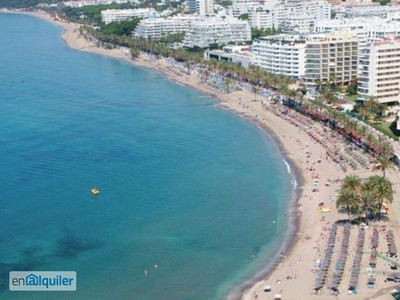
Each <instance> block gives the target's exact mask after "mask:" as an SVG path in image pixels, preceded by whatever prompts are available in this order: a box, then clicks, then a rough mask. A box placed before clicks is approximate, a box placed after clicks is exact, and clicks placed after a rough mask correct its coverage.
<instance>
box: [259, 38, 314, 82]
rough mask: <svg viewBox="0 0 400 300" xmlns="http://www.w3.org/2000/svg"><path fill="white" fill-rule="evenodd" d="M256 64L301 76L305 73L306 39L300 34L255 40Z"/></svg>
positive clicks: (286, 73) (290, 74) (277, 71)
mask: <svg viewBox="0 0 400 300" xmlns="http://www.w3.org/2000/svg"><path fill="white" fill-rule="evenodd" d="M253 53H254V54H255V56H256V64H257V65H258V66H260V67H261V68H263V69H265V70H267V71H269V72H272V73H275V74H283V75H287V76H290V77H292V78H294V79H299V78H302V77H303V76H304V74H305V58H306V39H305V37H304V36H300V35H287V34H281V35H275V36H270V37H264V38H261V39H259V40H255V41H254V43H253Z"/></svg>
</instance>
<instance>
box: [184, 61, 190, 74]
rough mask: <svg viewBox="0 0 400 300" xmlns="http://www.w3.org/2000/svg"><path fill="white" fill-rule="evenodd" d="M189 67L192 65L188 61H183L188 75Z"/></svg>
mask: <svg viewBox="0 0 400 300" xmlns="http://www.w3.org/2000/svg"><path fill="white" fill-rule="evenodd" d="M191 66H192V64H191V63H190V61H185V67H186V70H187V74H188V75H190V67H191Z"/></svg>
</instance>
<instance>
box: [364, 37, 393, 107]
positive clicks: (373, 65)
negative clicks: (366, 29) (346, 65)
mask: <svg viewBox="0 0 400 300" xmlns="http://www.w3.org/2000/svg"><path fill="white" fill-rule="evenodd" d="M360 52H361V53H360V59H359V74H358V94H359V95H360V98H359V99H360V100H366V98H367V97H368V96H374V97H376V98H377V100H378V101H379V102H380V103H395V104H398V101H399V100H400V96H399V93H400V39H384V40H381V41H375V42H372V43H371V44H370V45H369V46H368V47H367V48H365V49H363V50H361V51H360Z"/></svg>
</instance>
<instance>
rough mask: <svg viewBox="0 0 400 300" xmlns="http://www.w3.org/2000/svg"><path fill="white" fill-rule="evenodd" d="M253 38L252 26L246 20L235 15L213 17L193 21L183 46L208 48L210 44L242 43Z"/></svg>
mask: <svg viewBox="0 0 400 300" xmlns="http://www.w3.org/2000/svg"><path fill="white" fill-rule="evenodd" d="M250 40H251V27H250V25H249V24H248V23H247V22H246V21H242V20H238V19H236V18H233V17H226V18H220V17H212V18H204V19H202V20H198V21H193V22H192V23H191V26H190V30H189V31H188V32H187V33H186V35H185V39H184V41H183V46H184V47H188V48H192V47H195V46H197V47H200V48H207V47H209V46H210V44H221V43H225V44H228V43H229V42H235V43H241V42H246V41H250Z"/></svg>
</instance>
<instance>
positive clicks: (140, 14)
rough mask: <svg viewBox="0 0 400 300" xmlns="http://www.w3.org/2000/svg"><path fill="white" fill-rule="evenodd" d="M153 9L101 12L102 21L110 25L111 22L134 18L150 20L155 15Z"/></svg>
mask: <svg viewBox="0 0 400 300" xmlns="http://www.w3.org/2000/svg"><path fill="white" fill-rule="evenodd" d="M155 12H156V11H155V10H154V9H152V8H138V9H106V10H102V11H101V21H102V22H104V23H106V24H109V23H111V22H122V21H125V20H132V19H134V18H148V17H149V15H150V14H155Z"/></svg>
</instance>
